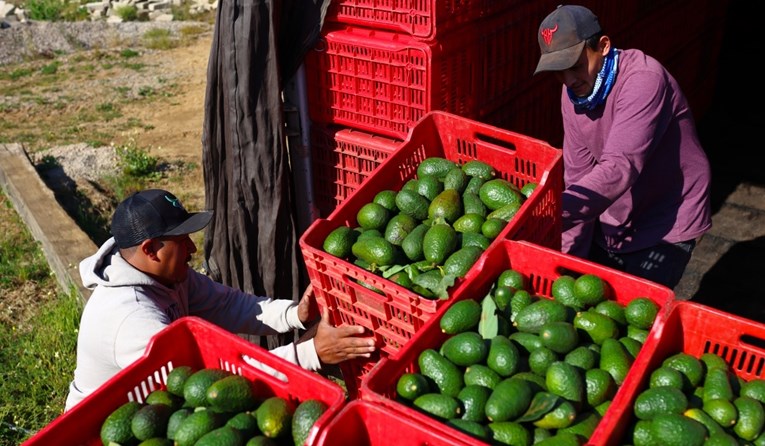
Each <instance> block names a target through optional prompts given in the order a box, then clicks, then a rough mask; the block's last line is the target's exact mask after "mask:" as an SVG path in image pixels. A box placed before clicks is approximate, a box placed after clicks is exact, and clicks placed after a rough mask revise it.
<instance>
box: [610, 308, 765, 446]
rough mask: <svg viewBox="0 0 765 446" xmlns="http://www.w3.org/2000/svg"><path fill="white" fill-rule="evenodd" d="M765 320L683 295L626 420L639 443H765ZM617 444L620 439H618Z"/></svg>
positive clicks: (628, 434)
mask: <svg viewBox="0 0 765 446" xmlns="http://www.w3.org/2000/svg"><path fill="white" fill-rule="evenodd" d="M763 340H765V325H762V324H759V323H756V322H754V321H750V320H747V319H744V318H741V317H738V316H734V315H731V314H728V313H724V312H722V311H719V310H716V309H713V308H710V307H706V306H704V305H700V304H696V303H694V302H685V301H680V302H677V303H675V304H674V305H673V306H672V307H671V309H670V312H669V315H668V317H667V318H666V323H665V329H664V331H663V333H662V336H661V337H659V338H656V339H651V340H650V341H649V342H650V343H652V344H655V348H654V354H653V355H652V356H650V357H648V358H644V361H643V364H642V367H641V369H642V373H641V374H640V375H639V376H637V377H636V379H635V387H636V391H635V392H634V396H633V398H632V399H631V401H630V405H629V409H630V410H628V411H625V412H624V413H623V414H622V416H621V419H620V420H618V422H619V425H622V426H626V427H625V428H623V431H624V434H623V435H619V437H620V438H621V443H618V444H625V443H630V444H634V445H636V446H641V445H643V446H651V445H669V446H672V445H683V446H694V445H709V444H718V445H725V444H732V445H737V444H754V445H757V444H763V442H765V372H764V371H763V366H762V365H763V363H764V362H765V349H763V345H765V343H764V342H763ZM613 444H617V443H615V442H614V443H613Z"/></svg>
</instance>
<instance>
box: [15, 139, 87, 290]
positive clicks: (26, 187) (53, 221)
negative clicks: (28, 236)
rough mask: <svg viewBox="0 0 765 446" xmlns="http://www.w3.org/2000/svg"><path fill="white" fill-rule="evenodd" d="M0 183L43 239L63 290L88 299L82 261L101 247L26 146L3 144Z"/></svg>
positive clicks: (33, 232) (34, 235)
mask: <svg viewBox="0 0 765 446" xmlns="http://www.w3.org/2000/svg"><path fill="white" fill-rule="evenodd" d="M0 186H2V188H3V191H4V192H5V194H6V195H7V196H8V198H9V199H10V200H11V203H13V206H14V208H15V209H16V212H17V213H18V214H19V216H20V217H21V219H22V220H23V221H24V223H26V225H27V227H28V228H29V230H30V232H31V233H32V236H33V237H34V238H35V240H37V241H38V242H40V245H41V247H42V250H43V253H44V255H45V257H46V259H47V260H48V264H49V265H50V267H51V269H52V270H53V272H54V274H55V275H56V280H57V281H58V283H59V286H60V287H61V289H62V290H63V291H64V292H66V293H68V292H69V291H70V290H71V289H75V290H77V292H78V294H79V296H80V298H81V299H83V300H87V298H88V297H90V290H88V289H87V288H85V287H83V286H82V282H81V281H80V274H79V263H80V261H81V260H82V259H84V258H85V257H87V256H89V255H92V254H93V253H94V252H96V250H97V249H98V247H97V246H96V244H95V243H94V242H93V241H92V240H91V239H90V238H89V237H88V236H87V235H86V234H85V232H83V231H82V229H80V227H79V226H78V225H77V223H76V222H75V221H74V220H73V219H72V218H71V217H70V216H69V214H67V213H66V211H64V209H63V208H61V206H60V205H59V203H58V201H57V200H56V197H55V196H54V194H53V192H52V191H51V190H50V189H49V188H48V187H47V185H46V184H45V182H44V181H43V180H42V179H41V178H40V176H39V175H38V174H37V171H36V170H35V168H34V166H33V164H32V161H31V160H30V158H29V156H28V154H27V152H26V150H25V149H24V147H23V145H21V144H18V143H14V144H0Z"/></svg>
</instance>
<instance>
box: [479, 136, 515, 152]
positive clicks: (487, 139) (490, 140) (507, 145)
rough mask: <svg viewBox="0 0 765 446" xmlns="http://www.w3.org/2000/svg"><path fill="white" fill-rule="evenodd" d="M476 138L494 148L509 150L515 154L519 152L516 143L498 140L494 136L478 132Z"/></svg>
mask: <svg viewBox="0 0 765 446" xmlns="http://www.w3.org/2000/svg"><path fill="white" fill-rule="evenodd" d="M475 138H476V139H477V140H479V141H481V142H484V143H487V144H491V145H493V146H497V147H499V148H501V149H505V150H509V151H511V152H515V151H517V150H518V147H516V145H515V143H514V142H512V141H506V140H503V139H500V138H496V137H494V136H490V135H487V134H485V133H481V132H476V134H475Z"/></svg>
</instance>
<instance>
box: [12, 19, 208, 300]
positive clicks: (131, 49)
mask: <svg viewBox="0 0 765 446" xmlns="http://www.w3.org/2000/svg"><path fill="white" fill-rule="evenodd" d="M133 26H134V27H133V28H126V29H125V30H121V31H120V32H119V33H115V32H113V31H110V30H108V29H107V28H103V27H102V25H96V28H97V32H94V31H92V30H91V31H81V30H79V29H78V30H75V31H72V30H71V29H69V28H68V29H66V30H65V31H64V32H61V31H60V30H57V32H59V33H63V34H65V36H64V38H63V40H62V39H58V40H57V39H56V38H55V35H56V33H55V32H51V30H50V29H38V30H36V31H30V30H27V29H25V30H24V31H23V33H29V36H26V37H24V36H21V37H19V34H18V33H17V34H16V35H15V36H12V38H9V37H8V36H9V35H8V34H3V33H6V32H7V31H8V30H0V47H2V50H0V142H4V143H14V142H20V143H22V144H24V147H25V148H26V150H27V152H28V153H29V155H30V159H31V160H32V161H33V162H34V163H35V164H36V165H37V166H38V169H39V168H40V167H41V165H40V163H43V162H44V160H46V157H47V160H48V161H50V160H51V159H52V158H55V164H53V166H54V168H52V169H45V170H43V169H39V170H40V172H41V176H42V177H43V178H44V179H45V180H46V181H47V182H48V183H49V185H50V186H51V188H52V189H54V191H55V192H56V196H57V197H58V198H59V201H60V202H61V203H62V205H64V207H65V208H67V210H68V211H69V213H70V215H73V217H75V215H74V214H76V213H78V212H80V213H81V212H83V211H85V212H89V213H98V214H100V215H101V216H102V217H103V218H106V219H108V216H110V215H111V213H112V211H113V208H114V206H115V205H116V203H117V201H118V199H117V198H118V197H117V196H116V195H115V193H114V191H113V190H110V189H109V187H108V186H107V185H106V183H105V182H104V178H105V177H106V176H109V175H115V174H117V173H118V172H117V170H118V158H117V156H116V149H115V148H119V147H134V148H138V149H140V150H141V151H144V152H145V153H147V154H148V155H150V156H152V157H156V158H157V159H158V161H159V165H160V167H161V171H162V175H161V176H160V177H158V178H156V179H154V180H151V183H150V184H149V185H152V186H153V185H156V186H158V187H163V188H167V189H169V190H172V191H174V192H175V193H176V194H177V195H178V196H179V197H180V198H181V199H182V200H183V201H184V204H185V205H186V207H187V208H189V209H199V208H201V207H202V206H203V205H204V185H203V179H202V167H201V158H202V143H201V137H202V124H203V119H204V113H203V106H204V97H205V84H206V70H207V61H208V57H209V51H210V45H211V42H212V31H213V24H212V21H208V22H206V23H205V22H202V23H196V22H195V23H190V24H182V23H173V24H170V25H160V26H164V27H166V28H167V29H170V30H171V38H172V39H174V40H173V42H174V43H173V44H172V45H170V46H172V48H162V49H156V48H150V47H147V46H146V42H145V39H142V37H141V36H143V35H145V33H146V32H147V29H148V28H147V27H150V26H151V25H150V24H143V25H137V24H134V25H133ZM104 33H106V34H104ZM46 34H47V36H48V37H47V40H46V38H45V37H43V36H45V35H46ZM30 36H33V37H30ZM104 36H105V37H104ZM78 39H79V40H78ZM61 41H63V42H64V44H63V45H62V44H60V43H61ZM73 41H74V45H69V46H70V48H66V44H68V43H72V42H73ZM9 42H10V43H9ZM10 45H14V46H15V48H16V51H15V52H14V51H9V48H10ZM46 45H47V46H46ZM62 46H63V48H62ZM50 48H54V49H50ZM9 54H10V55H11V56H13V55H16V56H18V54H23V55H24V57H23V60H21V61H16V60H13V58H12V57H11V56H9ZM51 66H55V67H56V69H55V72H54V73H51V71H53V70H51V69H50V67H51ZM75 220H77V218H76V217H75ZM86 232H89V233H90V231H86ZM103 237H104V233H103V232H102V233H100V234H96V235H95V238H103ZM91 238H94V236H93V235H91ZM200 240H201V239H200ZM94 241H96V242H97V243H99V242H100V241H97V240H94ZM38 293H39V291H38V290H25V289H18V290H16V291H13V294H15V295H14V296H9V295H5V296H3V300H6V301H7V300H10V301H18V302H23V301H25V300H27V298H30V299H34V296H35V295H39V294H38Z"/></svg>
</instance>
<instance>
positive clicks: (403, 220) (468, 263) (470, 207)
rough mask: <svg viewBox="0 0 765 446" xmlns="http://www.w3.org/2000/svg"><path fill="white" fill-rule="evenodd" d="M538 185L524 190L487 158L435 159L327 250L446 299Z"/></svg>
mask: <svg viewBox="0 0 765 446" xmlns="http://www.w3.org/2000/svg"><path fill="white" fill-rule="evenodd" d="M536 187H537V184H536V183H533V182H529V183H526V184H525V185H523V186H522V187H521V188H519V187H518V186H516V185H515V184H513V183H512V182H510V181H508V180H505V179H503V178H500V177H499V176H498V174H497V170H496V169H495V168H494V166H491V165H490V164H488V163H486V162H483V161H480V160H471V161H467V162H465V163H464V164H462V165H459V164H457V163H456V162H454V161H451V160H449V159H446V158H443V157H436V156H433V157H428V158H425V159H424V160H422V161H421V162H420V163H419V164H418V165H417V169H416V177H415V178H412V179H410V180H409V181H407V182H406V183H405V184H404V185H403V187H402V188H401V190H390V189H386V190H381V191H379V192H378V193H377V194H376V195H375V197H374V199H373V200H372V201H371V202H369V203H366V204H365V205H363V206H362V207H361V208H360V209H359V211H358V213H357V215H356V220H357V221H356V223H357V226H354V227H350V226H345V225H341V226H339V227H337V228H335V229H334V230H333V231H331V232H330V233H329V234H328V235H327V237H326V238H325V239H324V242H323V245H322V248H323V250H324V251H325V252H327V253H328V254H331V255H333V256H335V257H339V258H342V259H345V260H348V261H350V262H353V263H354V264H356V265H357V266H359V267H361V268H364V269H366V270H368V271H371V272H373V273H375V274H377V275H380V276H382V277H384V278H386V279H389V280H391V281H393V282H394V283H396V284H398V285H400V286H402V287H404V288H407V289H409V290H412V291H414V292H415V293H417V294H418V295H420V296H423V297H425V298H428V299H439V298H440V299H446V298H448V293H447V289H448V288H449V287H451V286H453V285H454V282H455V280H456V279H458V278H462V277H464V276H465V274H467V272H468V270H469V269H470V268H471V267H472V266H473V264H474V263H475V262H476V261H477V260H478V258H479V257H480V256H481V254H482V253H483V252H484V251H485V250H486V249H487V248H488V247H489V245H490V244H491V242H492V241H493V240H494V239H495V238H496V237H497V236H498V235H499V234H500V233H501V232H502V230H503V229H504V228H505V226H506V225H507V224H508V222H510V221H511V220H512V219H513V218H514V217H515V215H516V214H517V213H518V211H519V209H520V208H521V206H522V205H523V203H524V202H525V201H526V200H527V199H528V197H529V196H531V194H532V193H533V192H534V190H535V189H536ZM362 285H364V286H367V287H368V288H370V289H373V290H375V291H377V292H381V291H380V290H377V289H375V288H374V287H372V286H370V285H368V284H366V283H362Z"/></svg>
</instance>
